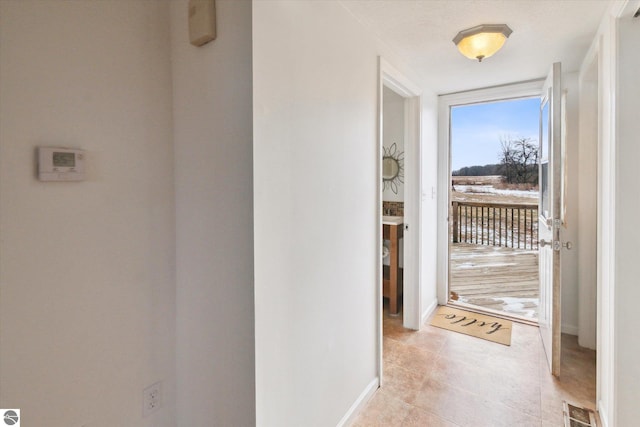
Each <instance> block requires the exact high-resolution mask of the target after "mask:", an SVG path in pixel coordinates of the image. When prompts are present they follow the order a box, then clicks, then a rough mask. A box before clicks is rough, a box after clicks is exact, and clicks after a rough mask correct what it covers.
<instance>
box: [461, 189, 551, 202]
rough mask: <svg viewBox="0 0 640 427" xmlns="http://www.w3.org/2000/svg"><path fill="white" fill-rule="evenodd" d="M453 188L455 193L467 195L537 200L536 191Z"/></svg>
mask: <svg viewBox="0 0 640 427" xmlns="http://www.w3.org/2000/svg"><path fill="white" fill-rule="evenodd" d="M453 187H454V189H455V191H459V192H461V193H467V194H497V195H501V196H513V197H526V198H530V199H534V200H538V191H536V190H501V189H498V188H495V187H494V186H493V185H454V186H453Z"/></svg>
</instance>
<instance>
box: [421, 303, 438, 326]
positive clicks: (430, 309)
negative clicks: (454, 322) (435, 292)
mask: <svg viewBox="0 0 640 427" xmlns="http://www.w3.org/2000/svg"><path fill="white" fill-rule="evenodd" d="M436 308H438V299H437V298H436V299H434V300H433V302H431V304H429V306H428V307H427V309H426V310H425V311H424V312H423V313H422V322H421V325H424V322H426V321H427V319H428V318H429V316H431V315H432V314H433V312H434V311H436Z"/></svg>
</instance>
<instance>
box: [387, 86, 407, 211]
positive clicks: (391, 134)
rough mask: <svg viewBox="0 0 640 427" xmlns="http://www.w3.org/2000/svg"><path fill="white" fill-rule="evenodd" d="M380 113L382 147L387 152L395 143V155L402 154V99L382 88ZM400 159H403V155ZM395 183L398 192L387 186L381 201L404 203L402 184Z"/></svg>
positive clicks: (403, 125) (397, 181)
mask: <svg viewBox="0 0 640 427" xmlns="http://www.w3.org/2000/svg"><path fill="white" fill-rule="evenodd" d="M382 111H383V114H382V117H383V120H382V145H383V146H384V148H385V149H386V150H387V151H389V150H390V149H391V146H392V145H393V144H394V143H395V144H396V151H395V152H396V154H400V153H404V152H405V150H404V127H405V123H404V98H403V97H401V96H400V95H398V94H397V93H395V92H394V91H392V90H391V89H389V88H387V87H384V88H383V92H382ZM402 158H404V155H403V157H402ZM403 163H404V162H403ZM403 166H404V165H403ZM395 183H396V185H397V187H398V192H397V193H394V192H393V190H392V189H391V186H389V185H388V186H387V188H386V189H384V190H383V192H382V200H384V201H388V202H402V201H404V183H402V182H400V181H399V180H396V181H395Z"/></svg>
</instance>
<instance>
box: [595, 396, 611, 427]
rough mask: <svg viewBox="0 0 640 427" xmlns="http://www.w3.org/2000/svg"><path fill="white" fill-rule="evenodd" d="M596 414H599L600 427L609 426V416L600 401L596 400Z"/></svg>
mask: <svg viewBox="0 0 640 427" xmlns="http://www.w3.org/2000/svg"><path fill="white" fill-rule="evenodd" d="M597 407H598V414H599V415H600V424H602V427H609V416H608V415H607V412H606V411H605V410H604V409H603V408H602V401H601V400H600V401H598V405H597Z"/></svg>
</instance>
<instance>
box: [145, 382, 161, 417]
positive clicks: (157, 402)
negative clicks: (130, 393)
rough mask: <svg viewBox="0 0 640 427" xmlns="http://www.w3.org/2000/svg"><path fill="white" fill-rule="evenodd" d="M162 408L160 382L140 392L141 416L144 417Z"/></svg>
mask: <svg viewBox="0 0 640 427" xmlns="http://www.w3.org/2000/svg"><path fill="white" fill-rule="evenodd" d="M161 407H162V381H158V382H157V383H154V384H151V385H150V386H149V387H147V388H145V389H144V390H143V392H142V416H143V417H146V416H148V415H150V414H152V413H154V412H156V411H157V410H158V409H160V408H161Z"/></svg>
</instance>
